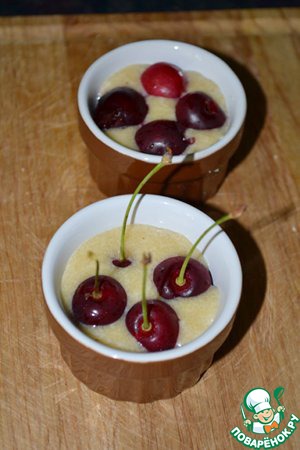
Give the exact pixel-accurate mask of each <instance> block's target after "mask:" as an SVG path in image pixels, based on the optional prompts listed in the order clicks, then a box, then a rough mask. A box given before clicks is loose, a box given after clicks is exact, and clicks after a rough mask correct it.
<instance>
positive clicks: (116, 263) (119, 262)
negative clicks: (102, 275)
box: [112, 259, 131, 268]
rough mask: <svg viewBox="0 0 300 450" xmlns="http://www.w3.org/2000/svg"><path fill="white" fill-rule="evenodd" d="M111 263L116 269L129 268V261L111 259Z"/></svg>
mask: <svg viewBox="0 0 300 450" xmlns="http://www.w3.org/2000/svg"><path fill="white" fill-rule="evenodd" d="M112 263H113V265H114V266H116V267H121V268H124V267H128V266H130V264H131V261H130V259H113V260H112Z"/></svg>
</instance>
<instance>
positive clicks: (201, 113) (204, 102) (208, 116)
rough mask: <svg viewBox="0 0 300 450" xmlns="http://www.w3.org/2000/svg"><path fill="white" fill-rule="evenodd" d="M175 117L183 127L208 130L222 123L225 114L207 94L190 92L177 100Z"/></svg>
mask: <svg viewBox="0 0 300 450" xmlns="http://www.w3.org/2000/svg"><path fill="white" fill-rule="evenodd" d="M176 118H177V120H178V122H179V123H180V124H181V125H182V126H183V127H184V128H194V129H196V130H210V129H213V128H219V127H221V126H222V125H224V123H225V120H226V115H225V113H224V112H223V110H222V109H221V108H220V107H219V105H218V104H217V103H216V102H215V101H214V100H213V99H212V98H211V97H210V96H209V95H207V94H205V93H204V92H192V93H189V94H186V95H184V96H183V97H181V98H180V99H179V100H178V102H177V105H176Z"/></svg>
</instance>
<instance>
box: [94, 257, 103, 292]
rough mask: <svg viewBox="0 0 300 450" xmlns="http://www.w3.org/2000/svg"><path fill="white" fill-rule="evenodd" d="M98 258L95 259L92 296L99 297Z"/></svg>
mask: <svg viewBox="0 0 300 450" xmlns="http://www.w3.org/2000/svg"><path fill="white" fill-rule="evenodd" d="M99 266H100V264H99V260H98V259H96V275H95V284H94V290H93V298H97V299H98V298H100V297H101V292H100V286H99Z"/></svg>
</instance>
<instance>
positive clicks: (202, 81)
mask: <svg viewBox="0 0 300 450" xmlns="http://www.w3.org/2000/svg"><path fill="white" fill-rule="evenodd" d="M147 67H148V66H147V65H144V64H134V65H131V66H127V67H125V68H124V69H122V70H120V71H119V72H116V73H114V74H113V75H111V76H110V77H109V78H108V79H107V80H106V81H105V82H104V83H103V85H102V88H101V92H100V93H101V95H103V94H105V93H106V92H108V91H110V90H111V89H114V88H116V87H122V86H126V87H131V88H133V89H135V90H137V91H138V92H140V93H141V94H143V95H147V97H146V101H147V104H148V106H149V111H148V114H147V116H146V118H145V123H148V122H152V121H153V120H176V116H175V106H176V103H177V101H178V99H172V98H164V97H156V96H153V95H148V94H147V93H146V91H145V90H144V88H143V86H142V83H141V81H140V78H141V74H142V73H143V71H144V70H145V69H146V68H147ZM185 77H186V79H187V85H186V91H185V93H187V92H195V91H201V92H205V93H206V94H208V95H210V96H211V97H212V98H213V99H214V100H215V101H216V102H217V103H218V104H219V105H220V107H221V108H222V109H223V111H224V112H225V114H226V104H225V99H224V97H223V94H222V92H221V91H220V89H219V87H218V86H217V85H216V83H214V82H213V81H212V80H209V79H208V78H206V77H204V76H203V75H201V74H200V73H198V72H192V71H186V72H185ZM227 127H228V120H226V122H225V124H224V125H223V126H222V127H220V128H215V129H212V130H194V129H192V128H188V129H187V130H186V132H185V136H186V137H188V138H191V137H193V138H194V139H195V142H194V143H193V144H192V145H189V146H188V147H187V149H186V153H194V152H196V151H199V150H203V149H205V148H207V147H209V146H211V145H213V144H214V143H216V142H217V141H218V140H219V139H220V138H221V137H222V136H223V135H224V134H225V132H226V130H227ZM138 128H139V126H132V127H124V128H111V129H109V130H106V131H105V133H106V134H107V135H108V136H109V137H110V138H111V139H113V140H115V141H116V142H119V143H120V144H122V145H124V146H125V147H128V148H131V149H134V150H138V151H139V149H138V146H137V144H136V142H135V133H136V131H137V129H138Z"/></svg>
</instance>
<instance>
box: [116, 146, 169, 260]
mask: <svg viewBox="0 0 300 450" xmlns="http://www.w3.org/2000/svg"><path fill="white" fill-rule="evenodd" d="M171 160H172V152H171V150H170V149H169V148H166V149H165V154H164V156H163V157H162V159H161V162H160V163H158V164H157V165H156V166H154V167H153V169H152V170H151V171H150V172H149V173H148V174H147V175H146V176H145V178H143V179H142V181H141V182H140V183H139V185H138V186H137V188H136V189H135V191H134V193H133V194H132V196H131V198H130V201H129V203H128V205H127V208H126V211H125V215H124V219H123V224H122V229H121V240H120V259H117V258H115V259H113V260H112V263H113V265H114V266H116V267H128V266H129V265H130V264H131V261H130V260H129V259H128V258H126V253H125V232H126V226H127V220H128V216H129V212H130V209H131V207H132V205H133V202H134V200H135V198H136V196H137V194H138V193H139V192H140V190H141V189H142V188H143V186H144V185H145V184H146V183H147V181H148V180H150V178H151V177H153V175H155V174H156V173H157V172H158V171H159V170H160V169H162V168H163V167H164V166H165V165H167V164H170V163H171Z"/></svg>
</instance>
